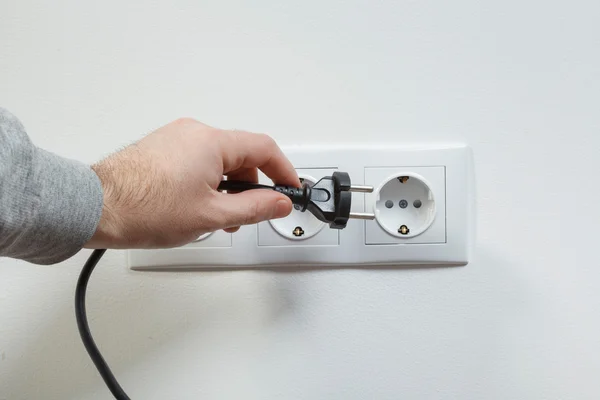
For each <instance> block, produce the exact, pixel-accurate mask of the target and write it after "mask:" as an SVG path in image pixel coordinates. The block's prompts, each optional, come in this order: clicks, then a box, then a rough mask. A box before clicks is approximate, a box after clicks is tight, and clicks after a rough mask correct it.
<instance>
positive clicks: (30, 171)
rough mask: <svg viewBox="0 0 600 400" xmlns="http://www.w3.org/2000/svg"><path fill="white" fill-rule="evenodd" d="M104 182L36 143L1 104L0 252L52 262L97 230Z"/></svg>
mask: <svg viewBox="0 0 600 400" xmlns="http://www.w3.org/2000/svg"><path fill="white" fill-rule="evenodd" d="M102 201H103V194H102V186H101V184H100V180H99V179H98V176H97V175H96V174H95V173H94V171H93V170H92V169H91V168H90V167H89V166H87V165H85V164H82V163H80V162H77V161H74V160H68V159H65V158H62V157H59V156H57V155H55V154H52V153H49V152H47V151H44V150H42V149H39V148H37V147H36V146H34V145H33V144H32V143H31V140H30V139H29V137H28V136H27V134H26V132H25V129H24V127H23V125H22V124H21V123H20V122H19V121H18V120H17V118H15V117H14V116H13V115H12V114H10V113H9V112H8V111H6V110H4V109H2V108H0V257H11V258H17V259H21V260H25V261H28V262H31V263H34V264H45V265H48V264H55V263H58V262H61V261H64V260H66V259H67V258H69V257H71V256H73V255H74V254H76V253H77V252H79V250H81V248H82V247H83V246H84V244H85V243H87V242H88V241H89V240H90V238H91V237H92V236H93V234H94V232H95V231H96V228H97V225H98V223H99V221H100V215H101V213H102Z"/></svg>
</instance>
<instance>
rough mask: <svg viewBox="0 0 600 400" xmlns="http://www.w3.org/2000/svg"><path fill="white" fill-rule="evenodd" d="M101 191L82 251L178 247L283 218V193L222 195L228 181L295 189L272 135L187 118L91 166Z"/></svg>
mask: <svg viewBox="0 0 600 400" xmlns="http://www.w3.org/2000/svg"><path fill="white" fill-rule="evenodd" d="M92 168H93V169H94V171H95V172H96V174H97V175H98V177H99V178H100V181H101V182H102V187H103V190H104V207H103V212H102V217H101V220H100V223H99V226H98V228H97V231H96V233H95V235H94V236H93V237H92V239H91V240H90V241H89V243H87V244H86V246H85V247H87V248H120V249H125V248H168V247H177V246H181V245H184V244H187V243H190V242H191V241H193V240H196V239H197V238H198V237H199V236H200V235H202V234H204V233H207V232H213V231H216V230H219V229H224V230H226V231H228V232H234V231H236V230H237V229H238V227H239V226H241V225H248V224H255V223H258V222H260V221H265V220H269V219H276V218H282V217H285V216H287V215H289V214H290V212H291V211H292V203H291V201H290V199H288V198H287V197H286V196H284V195H282V194H280V193H277V192H275V191H270V190H261V189H258V190H249V191H245V192H242V193H221V192H218V191H217V190H216V189H217V187H218V185H219V183H220V182H221V180H222V179H223V175H226V176H227V177H228V179H231V180H243V181H248V182H257V180H258V170H259V169H260V170H261V171H263V172H264V173H265V175H267V176H268V177H269V178H271V179H272V180H273V181H274V182H275V183H277V184H281V185H288V186H295V187H299V186H300V181H299V179H298V175H297V174H296V171H295V170H294V167H293V166H292V164H291V163H290V162H289V160H288V159H287V158H286V157H285V156H284V155H283V153H282V152H281V150H280V149H279V147H278V146H277V144H276V143H275V141H274V140H273V139H271V138H270V137H269V136H266V135H260V134H253V133H247V132H240V131H224V130H220V129H216V128H212V127H210V126H207V125H204V124H202V123H200V122H197V121H194V120H193V119H187V118H184V119H180V120H177V121H175V122H172V123H170V124H168V125H166V126H164V127H162V128H160V129H158V130H156V131H154V132H152V133H151V134H149V135H148V136H146V137H145V138H143V139H142V140H140V141H139V142H138V143H136V144H133V145H131V146H129V147H127V148H125V149H124V150H122V151H120V152H118V153H116V154H114V155H112V156H110V157H108V158H107V159H105V160H103V161H101V162H99V163H98V164H96V165H94V166H93V167H92Z"/></svg>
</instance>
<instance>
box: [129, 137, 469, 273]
mask: <svg viewBox="0 0 600 400" xmlns="http://www.w3.org/2000/svg"><path fill="white" fill-rule="evenodd" d="M283 151H284V153H285V154H286V155H287V156H288V158H289V159H290V161H291V162H292V164H293V165H295V166H296V169H297V170H298V173H299V175H301V176H302V175H304V176H306V177H312V178H314V179H315V180H318V179H320V178H321V177H323V176H326V175H330V174H331V173H333V172H334V171H335V170H339V171H344V172H347V173H348V174H349V175H350V177H351V179H352V182H353V183H354V184H357V185H368V186H373V187H374V188H375V189H379V190H378V191H376V192H374V193H367V194H364V193H353V195H352V212H373V211H374V210H375V209H376V204H377V196H380V197H381V198H380V206H381V204H383V205H384V207H385V203H381V201H384V202H385V201H386V200H393V201H394V202H395V203H394V204H393V208H390V209H387V208H386V209H385V210H380V211H379V218H380V219H382V218H384V219H386V221H389V222H390V223H389V226H387V225H386V224H385V223H381V221H380V222H378V221H377V220H372V221H364V220H350V221H349V222H348V225H347V227H346V228H345V229H343V230H335V229H331V228H329V226H327V225H325V226H324V227H323V228H322V229H319V226H318V224H317V225H315V226H314V227H313V226H312V225H311V226H310V227H309V226H308V225H307V227H309V229H308V231H311V234H310V235H307V237H305V238H301V237H300V238H296V237H294V238H292V237H290V236H289V234H288V233H287V231H288V230H289V229H290V228H292V229H293V228H295V227H296V226H295V222H296V221H304V220H301V219H298V218H299V217H298V216H297V215H294V214H292V215H290V216H289V217H287V218H288V219H287V220H286V219H282V220H280V221H268V222H262V223H260V224H256V225H249V226H243V227H241V228H240V230H239V231H238V232H236V233H234V234H229V233H225V232H223V231H218V232H215V233H213V234H211V235H208V236H206V237H204V238H202V239H200V240H197V241H195V242H193V243H190V244H188V245H186V246H182V247H179V248H175V249H165V250H132V251H129V252H128V259H129V266H130V268H132V269H135V270H169V269H174V270H181V269H203V268H249V267H266V266H268V267H271V268H286V267H311V268H314V267H327V266H336V267H340V266H342V267H343V266H354V267H357V266H359V267H374V266H378V265H386V266H403V265H434V266H435V265H465V264H467V263H468V262H469V256H470V250H471V247H472V243H473V232H474V183H473V181H474V179H473V161H472V154H471V150H470V149H469V147H468V146H465V145H462V144H454V145H439V146H410V147H406V146H401V145H391V144H382V145H378V146H366V145H357V146H332V147H328V146H303V147H292V148H284V149H283ZM409 175H410V176H411V177H413V178H414V177H420V179H422V181H423V182H426V185H425V186H426V187H427V188H428V189H429V190H430V195H431V197H429V194H427V190H425V187H424V186H419V185H417V186H415V187H413V188H412V189H411V190H410V191H400V188H399V187H393V186H388V187H387V189H386V186H385V185H386V183H387V184H389V182H390V179H391V178H393V177H398V176H409ZM411 179H412V178H411ZM261 181H263V182H268V180H266V178H265V177H264V176H262V177H261ZM403 190H404V189H403ZM386 196H387V197H390V198H389V199H385V197H386ZM396 196H397V197H402V198H395V197H396ZM392 197H394V198H393V199H392ZM430 199H433V200H432V201H433V203H428V201H429V200H430ZM401 200H406V203H407V204H404V203H402V206H405V207H404V208H402V207H400V203H399V202H400V201H401ZM416 200H420V201H421V209H420V210H417V208H413V209H410V208H409V207H411V206H412V207H415V206H414V204H415V203H414V202H415V201H416ZM411 202H412V204H411ZM433 206H434V212H433V213H432V214H433V218H432V219H431V221H430V218H429V216H428V215H427V213H425V214H423V213H422V212H423V211H427V210H429V211H432V210H433V208H432V207H433ZM389 210H394V212H396V214H394V213H388V211H389ZM400 210H405V211H406V212H410V213H411V214H407V215H406V217H409V218H408V219H402V218H404V216H403V215H402V214H401V213H399V211H400ZM302 218H306V216H302ZM402 221H408V223H409V224H410V226H409V228H410V229H411V232H412V233H413V234H407V235H401V234H398V232H397V229H399V228H400V227H396V225H398V224H401V223H402ZM408 223H406V224H407V225H408ZM292 225H294V226H293V227H292ZM301 227H302V228H303V226H301ZM421 227H422V228H423V229H420V228H421ZM413 229H414V230H413ZM308 231H307V232H308ZM309 236H310V237H309Z"/></svg>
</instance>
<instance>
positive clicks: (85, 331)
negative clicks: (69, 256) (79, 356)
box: [75, 249, 130, 400]
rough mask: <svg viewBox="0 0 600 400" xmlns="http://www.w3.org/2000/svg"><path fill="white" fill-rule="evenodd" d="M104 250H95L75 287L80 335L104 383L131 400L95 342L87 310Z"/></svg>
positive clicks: (121, 397)
mask: <svg viewBox="0 0 600 400" xmlns="http://www.w3.org/2000/svg"><path fill="white" fill-rule="evenodd" d="M104 252H106V249H100V250H94V251H93V252H92V254H91V255H90V257H89V258H88V260H87V262H86V263H85V265H84V266H83V269H82V270H81V274H80V275H79V280H78V281H77V286H76V288H75V316H76V318H77V327H78V328H79V335H80V336H81V340H82V341H83V345H84V346H85V349H86V350H87V352H88V354H89V355H90V358H91V359H92V361H93V362H94V364H95V365H96V368H97V369H98V372H99V373H100V375H101V376H102V379H104V383H106V386H108V388H109V389H110V391H111V393H112V394H113V396H115V399H117V400H130V398H129V396H127V394H126V393H125V391H124V390H123V389H122V388H121V386H120V385H119V382H117V379H116V378H115V376H114V375H113V373H112V372H111V370H110V368H109V367H108V364H106V361H104V358H102V354H100V350H98V347H97V346H96V343H94V339H93V338H92V333H91V332H90V327H89V325H88V321H87V314H86V311H85V292H86V289H87V284H88V281H89V280H90V276H91V275H92V271H94V267H95V266H96V264H98V261H100V259H101V258H102V256H103V255H104Z"/></svg>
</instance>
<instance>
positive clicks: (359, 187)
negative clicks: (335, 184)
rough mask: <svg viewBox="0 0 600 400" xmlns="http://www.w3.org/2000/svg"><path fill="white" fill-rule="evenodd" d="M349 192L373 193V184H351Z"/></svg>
mask: <svg viewBox="0 0 600 400" xmlns="http://www.w3.org/2000/svg"><path fill="white" fill-rule="evenodd" d="M349 190H350V191H351V192H358V193H373V190H374V188H373V186H362V185H352V186H350V189H349Z"/></svg>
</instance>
